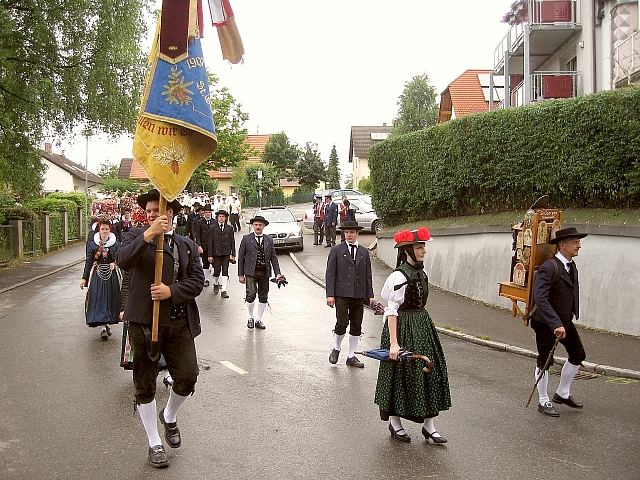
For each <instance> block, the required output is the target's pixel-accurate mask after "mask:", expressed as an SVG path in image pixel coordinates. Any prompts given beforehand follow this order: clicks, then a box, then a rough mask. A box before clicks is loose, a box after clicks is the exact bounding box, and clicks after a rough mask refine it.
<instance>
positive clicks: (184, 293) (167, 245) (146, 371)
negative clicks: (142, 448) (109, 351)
mask: <svg viewBox="0 0 640 480" xmlns="http://www.w3.org/2000/svg"><path fill="white" fill-rule="evenodd" d="M159 200H160V194H159V193H158V191H157V190H155V189H153V190H151V191H149V192H148V193H146V194H144V195H140V196H139V197H138V204H139V205H140V207H142V208H143V209H144V211H145V212H146V217H147V221H148V222H149V226H147V227H144V228H132V229H130V230H129V231H128V232H127V233H126V234H125V235H124V238H123V241H122V246H121V248H120V250H119V251H118V253H117V255H116V261H117V263H118V265H119V266H120V267H121V268H123V269H126V270H128V271H129V292H128V300H127V304H126V306H125V309H124V321H125V322H128V326H129V329H128V331H129V338H130V342H131V347H132V350H133V352H134V355H135V360H134V362H133V384H134V386H135V390H136V404H137V406H138V407H137V409H138V413H139V414H140V419H141V420H142V424H143V426H144V429H145V432H146V433H147V439H148V442H149V453H148V458H149V463H150V464H151V465H152V466H154V467H163V466H166V465H167V464H168V460H167V457H166V453H165V451H164V447H163V445H162V440H161V439H160V436H159V434H158V424H157V422H158V417H159V420H160V423H162V425H163V426H164V431H165V435H164V436H165V440H166V442H167V444H168V445H169V446H170V447H171V448H178V447H180V445H181V437H180V430H179V429H178V425H177V420H176V418H177V413H178V409H179V407H180V406H181V405H182V404H183V402H184V401H185V400H186V399H187V397H188V396H189V395H191V394H193V392H194V387H195V384H196V381H197V378H198V362H197V357H196V348H195V343H194V338H195V337H196V336H197V335H199V334H200V315H199V312H198V306H197V304H196V301H195V298H196V297H197V296H198V295H199V294H200V292H202V286H203V283H204V275H203V273H202V264H201V263H200V257H199V256H198V251H197V245H196V244H195V243H194V242H193V241H192V240H190V239H188V238H187V237H183V236H181V235H177V234H174V232H173V230H172V220H173V219H172V217H173V212H174V211H176V212H177V211H178V210H179V209H180V204H179V203H178V202H177V201H172V202H169V203H168V205H167V211H166V214H163V215H161V214H160V210H159V203H160V202H159ZM163 234H164V242H163V247H162V248H163V251H164V254H163V264H162V281H161V283H160V285H155V278H154V276H155V260H156V250H157V248H158V247H157V237H158V236H162V235H163ZM155 300H159V301H160V312H159V329H158V342H157V344H156V345H157V350H158V351H151V349H150V345H152V344H151V325H152V321H153V305H154V301H155ZM160 354H163V355H164V357H165V359H166V361H167V365H168V368H169V373H170V374H171V376H172V377H173V381H174V383H173V386H172V388H171V391H170V393H169V401H168V402H167V405H166V407H165V408H164V409H163V410H161V411H160V414H159V415H158V413H157V407H156V400H155V394H156V377H157V375H158V362H159V360H160Z"/></svg>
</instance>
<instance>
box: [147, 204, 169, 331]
mask: <svg viewBox="0 0 640 480" xmlns="http://www.w3.org/2000/svg"><path fill="white" fill-rule="evenodd" d="M159 206H160V215H166V214H167V199H166V198H164V195H160V204H159ZM163 248H164V232H160V234H159V235H158V236H157V237H156V270H155V277H154V282H153V284H154V285H160V284H161V283H162V262H163V260H164V251H163ZM159 318H160V300H154V301H153V323H152V325H151V341H152V342H157V341H158V321H159Z"/></svg>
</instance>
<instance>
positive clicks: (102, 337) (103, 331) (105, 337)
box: [100, 327, 109, 340]
mask: <svg viewBox="0 0 640 480" xmlns="http://www.w3.org/2000/svg"><path fill="white" fill-rule="evenodd" d="M100 338H101V339H102V340H106V339H107V338H109V334H108V333H107V329H106V327H102V331H101V332H100Z"/></svg>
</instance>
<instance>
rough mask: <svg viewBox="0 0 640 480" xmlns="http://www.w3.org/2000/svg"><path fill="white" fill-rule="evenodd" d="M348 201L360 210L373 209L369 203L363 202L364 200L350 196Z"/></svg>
mask: <svg viewBox="0 0 640 480" xmlns="http://www.w3.org/2000/svg"><path fill="white" fill-rule="evenodd" d="M349 202H350V203H351V205H353V206H355V207H358V210H362V211H364V212H370V211H371V210H373V207H372V206H371V204H370V203H368V202H365V201H364V200H356V199H354V198H352V199H351V200H349Z"/></svg>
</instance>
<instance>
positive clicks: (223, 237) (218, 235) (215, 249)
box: [207, 210, 236, 298]
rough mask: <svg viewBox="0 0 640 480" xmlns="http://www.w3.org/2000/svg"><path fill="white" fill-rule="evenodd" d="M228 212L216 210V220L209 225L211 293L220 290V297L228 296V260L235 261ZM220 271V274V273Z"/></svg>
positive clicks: (231, 228) (233, 241)
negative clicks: (211, 272) (211, 273)
mask: <svg viewBox="0 0 640 480" xmlns="http://www.w3.org/2000/svg"><path fill="white" fill-rule="evenodd" d="M228 218H229V212H227V211H226V210H218V211H217V212H216V222H215V223H213V224H211V226H210V227H209V246H208V248H207V252H208V254H209V258H208V260H209V263H211V264H212V265H213V293H214V294H217V293H218V290H221V293H220V295H221V297H222V298H229V294H228V293H227V285H228V284H229V262H230V261H231V262H233V263H235V257H236V240H235V236H234V231H233V227H232V226H231V225H229V224H228V223H227V219H228ZM221 273H222V276H220V274H221Z"/></svg>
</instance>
